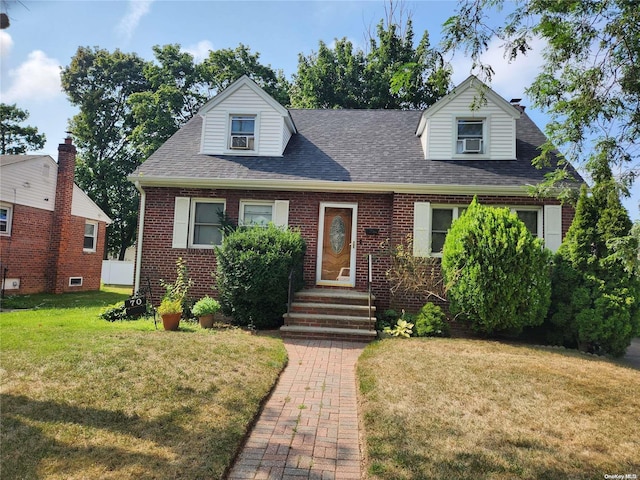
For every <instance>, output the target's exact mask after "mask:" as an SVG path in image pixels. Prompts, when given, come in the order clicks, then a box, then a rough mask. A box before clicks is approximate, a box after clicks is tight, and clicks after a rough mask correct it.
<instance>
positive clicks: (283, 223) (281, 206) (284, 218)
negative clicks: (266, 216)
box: [273, 200, 289, 227]
mask: <svg viewBox="0 0 640 480" xmlns="http://www.w3.org/2000/svg"><path fill="white" fill-rule="evenodd" d="M273 223H274V224H275V225H276V226H278V227H287V226H289V200H276V201H275V202H274V205H273Z"/></svg>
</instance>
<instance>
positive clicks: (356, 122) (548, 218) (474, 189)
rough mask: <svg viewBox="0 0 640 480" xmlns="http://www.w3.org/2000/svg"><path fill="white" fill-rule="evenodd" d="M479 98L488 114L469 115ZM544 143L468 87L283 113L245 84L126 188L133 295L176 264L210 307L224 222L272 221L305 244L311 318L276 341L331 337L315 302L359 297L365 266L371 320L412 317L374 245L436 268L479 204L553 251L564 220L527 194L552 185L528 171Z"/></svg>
mask: <svg viewBox="0 0 640 480" xmlns="http://www.w3.org/2000/svg"><path fill="white" fill-rule="evenodd" d="M480 91H482V92H483V97H484V99H485V100H486V101H485V102H484V103H483V104H481V105H480V106H479V108H478V109H476V110H471V109H470V105H471V104H472V102H473V100H474V98H476V97H477V96H478V92H480ZM545 140H546V139H545V137H544V135H543V133H542V132H541V131H540V130H539V129H538V127H536V125H535V124H534V123H533V122H532V121H531V119H530V118H529V117H528V116H527V114H526V113H525V112H524V108H523V107H521V106H520V105H517V104H511V103H510V102H507V101H506V100H504V99H503V98H501V97H500V96H499V95H497V94H496V93H495V92H493V91H492V90H491V89H489V88H487V87H486V86H485V85H484V84H482V83H481V82H480V81H479V80H478V79H477V78H475V77H473V76H471V77H469V78H468V79H467V80H465V81H464V82H462V83H461V84H460V85H458V86H457V87H456V88H455V89H454V91H453V92H452V93H450V94H449V95H447V96H445V97H444V98H442V99H441V100H440V101H439V102H437V103H436V104H434V105H433V106H431V107H430V108H428V109H427V110H425V111H399V110H288V109H286V108H284V107H283V106H281V105H280V104H278V103H277V102H276V101H275V100H274V99H273V98H272V97H270V96H269V95H267V94H266V93H265V92H264V91H263V90H262V89H260V87H258V86H257V85H256V84H255V83H254V82H253V81H251V80H250V79H249V78H247V77H242V78H240V79H239V80H238V81H236V82H235V83H234V84H232V85H231V86H230V87H228V88H227V89H226V90H224V91H223V92H221V93H220V94H219V95H217V96H216V97H214V98H213V99H212V100H210V101H209V102H208V103H207V104H205V105H204V106H203V107H202V108H201V110H200V111H199V114H198V115H196V116H195V117H194V118H193V119H191V120H190V121H189V122H188V123H187V124H186V125H185V126H184V127H182V128H181V129H180V130H179V131H178V132H176V134H175V135H174V136H173V137H171V138H170V139H169V140H168V141H167V142H166V143H165V144H164V145H163V146H161V147H160V148H159V149H158V150H157V151H156V152H155V153H154V154H153V155H151V156H150V157H149V158H148V159H147V160H146V161H145V162H144V163H143V164H142V165H141V166H140V167H139V168H138V169H137V170H136V171H135V172H134V173H133V174H132V175H131V176H130V177H129V179H130V180H131V181H132V182H134V183H135V184H136V186H137V188H138V189H139V191H140V193H141V205H140V217H139V234H138V253H137V265H136V275H135V282H136V288H137V286H138V285H140V283H141V281H145V282H146V280H147V279H149V280H150V281H151V284H152V285H153V286H154V288H155V289H156V290H155V294H156V295H160V290H159V287H158V279H160V278H164V279H170V278H173V277H175V272H174V269H175V260H176V259H177V258H178V257H182V258H184V259H185V260H186V261H187V264H188V267H189V272H190V275H191V276H192V278H193V279H194V280H195V289H194V295H196V296H199V295H204V294H207V293H212V290H211V285H212V284H213V283H214V281H213V279H212V277H211V274H212V272H214V271H215V268H216V259H215V253H214V250H213V245H217V244H220V243H221V241H222V233H221V230H220V223H219V220H218V215H217V214H218V212H221V211H224V212H226V213H227V214H228V215H229V216H230V218H231V219H232V220H233V221H235V222H238V224H239V225H242V224H251V223H260V222H268V221H272V222H274V223H275V224H277V225H288V226H290V227H295V228H297V229H299V230H300V232H301V234H302V236H303V237H304V238H305V240H306V242H307V254H306V258H305V265H304V280H305V285H306V288H307V289H313V291H314V293H313V295H314V296H311V297H309V300H310V301H311V303H313V304H314V305H315V309H307V311H306V320H303V319H302V318H300V319H299V320H295V321H294V319H293V316H292V315H289V316H286V321H285V326H284V327H283V330H284V331H293V330H296V331H298V330H303V329H304V328H306V329H307V333H313V332H315V330H313V328H319V327H321V326H325V327H332V328H337V327H340V326H341V325H340V322H339V321H337V320H335V318H334V320H333V321H329V320H326V319H325V320H326V321H325V320H322V319H319V318H316V316H315V315H320V314H321V313H322V312H323V311H326V312H331V309H330V307H328V306H324V305H323V306H322V307H318V303H319V302H324V299H321V298H320V297H319V296H318V295H319V293H318V292H320V293H323V292H333V293H336V291H337V292H341V293H342V294H343V295H346V296H357V293H355V292H365V291H366V290H367V289H368V278H369V257H368V255H372V262H371V265H372V291H373V293H374V295H375V297H376V299H375V305H376V307H377V308H378V309H379V310H380V309H385V308H388V307H389V306H390V305H394V306H396V307H406V308H408V309H413V310H417V309H418V308H419V307H420V306H421V305H422V304H423V303H424V301H423V300H424V299H421V298H395V297H393V296H392V295H391V294H390V291H389V285H388V282H387V280H386V276H385V272H386V270H387V269H388V266H389V259H388V257H385V256H384V255H383V254H382V247H381V244H382V242H383V241H385V240H390V241H391V242H393V243H398V242H402V241H404V240H405V239H406V238H407V235H409V234H410V235H412V236H413V239H414V241H413V248H414V255H421V256H435V257H438V256H440V255H441V250H442V244H443V241H444V236H445V235H446V231H447V229H448V227H449V226H450V225H451V222H452V221H453V220H454V219H455V218H457V216H458V215H459V213H460V212H461V209H462V208H463V207H464V206H465V205H468V204H469V203H470V202H471V200H472V199H473V197H474V195H475V196H477V197H478V199H479V201H480V202H482V203H485V204H490V205H496V206H508V207H510V208H512V209H513V210H514V211H515V212H517V214H518V215H519V216H520V217H521V218H522V219H523V221H524V222H525V223H526V225H527V226H528V228H529V229H530V230H531V232H532V233H533V234H534V235H536V236H539V237H541V238H544V241H545V244H546V245H547V247H548V248H550V249H551V250H555V249H557V248H558V246H559V245H560V243H561V241H562V238H563V236H564V234H565V233H566V231H567V229H568V227H569V224H570V222H571V220H572V218H573V210H572V209H571V207H568V206H564V205H561V204H560V202H559V201H558V200H556V199H554V198H544V199H541V198H533V197H531V196H529V195H528V193H527V186H528V185H533V184H537V183H539V182H540V181H541V180H543V177H544V174H545V173H547V172H548V171H549V169H544V168H543V169H541V170H538V169H536V168H534V167H533V166H532V165H531V160H532V159H533V158H534V157H535V156H536V155H537V147H538V146H540V145H541V144H542V143H544V142H545ZM576 175H577V174H576ZM578 179H579V176H578ZM347 292H350V293H349V294H347ZM307 293H308V292H302V293H301V294H299V295H298V297H297V301H296V302H295V304H296V305H297V304H298V303H300V302H299V301H301V300H302V298H303V297H304V296H305V295H306V294H307ZM309 295H310V294H309ZM365 303H366V301H364V302H363V304H365ZM399 303H400V304H399ZM296 308H297V307H296ZM312 310H313V311H312ZM338 316H339V315H337V314H336V315H333V317H338ZM311 317H313V321H312V320H309V318H311ZM316 320H317V321H316ZM323 322H324V323H323ZM368 325H370V324H368ZM343 326H344V325H343ZM363 329H366V328H364V327H363ZM316 333H317V332H316Z"/></svg>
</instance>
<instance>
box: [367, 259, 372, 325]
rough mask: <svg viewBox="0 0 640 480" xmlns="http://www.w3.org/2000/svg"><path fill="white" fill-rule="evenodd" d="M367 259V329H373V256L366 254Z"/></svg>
mask: <svg viewBox="0 0 640 480" xmlns="http://www.w3.org/2000/svg"><path fill="white" fill-rule="evenodd" d="M367 260H368V264H369V272H368V273H369V275H368V276H367V289H368V291H369V330H373V329H374V325H373V320H372V317H371V304H372V298H371V283H372V282H373V266H372V264H373V256H372V255H371V254H369V255H367Z"/></svg>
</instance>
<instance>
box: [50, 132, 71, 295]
mask: <svg viewBox="0 0 640 480" xmlns="http://www.w3.org/2000/svg"><path fill="white" fill-rule="evenodd" d="M75 167H76V147H75V146H74V145H73V142H72V140H71V137H70V136H68V137H67V138H65V140H64V143H61V144H60V145H58V177H57V183H56V201H55V210H54V212H53V235H52V239H51V240H52V241H51V247H52V248H51V255H52V259H51V265H52V269H51V270H52V278H51V283H52V291H53V293H62V292H64V291H66V290H67V288H68V283H69V279H68V277H69V275H68V272H67V271H66V268H65V258H66V255H65V248H67V246H68V245H70V244H71V243H70V242H71V241H72V240H73V239H72V225H71V203H72V201H73V186H74V172H75Z"/></svg>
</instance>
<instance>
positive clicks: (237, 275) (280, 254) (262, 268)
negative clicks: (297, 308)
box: [216, 224, 306, 328]
mask: <svg viewBox="0 0 640 480" xmlns="http://www.w3.org/2000/svg"><path fill="white" fill-rule="evenodd" d="M305 251H306V244H305V242H304V239H303V238H302V236H301V235H300V233H298V232H295V231H292V230H289V229H281V228H278V227H276V226H275V225H273V224H269V226H267V227H264V228H263V227H259V226H255V227H248V228H238V229H237V230H235V231H229V233H228V234H227V235H226V236H225V238H224V241H223V242H222V246H220V247H218V248H217V249H216V258H217V262H218V268H217V272H216V280H217V287H218V293H219V300H220V304H221V307H222V311H223V313H224V314H225V315H229V316H231V317H232V318H233V319H234V322H235V323H237V324H238V325H242V326H247V325H249V324H253V325H254V326H255V327H256V328H274V327H278V326H280V325H282V315H283V314H284V313H285V312H286V310H287V300H288V291H289V273H290V272H291V271H292V269H293V270H294V271H295V275H294V278H295V281H296V285H295V287H296V289H299V288H301V287H302V264H303V258H304V254H305Z"/></svg>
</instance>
